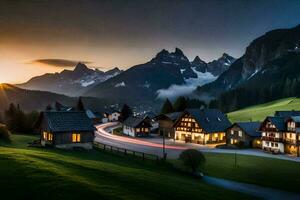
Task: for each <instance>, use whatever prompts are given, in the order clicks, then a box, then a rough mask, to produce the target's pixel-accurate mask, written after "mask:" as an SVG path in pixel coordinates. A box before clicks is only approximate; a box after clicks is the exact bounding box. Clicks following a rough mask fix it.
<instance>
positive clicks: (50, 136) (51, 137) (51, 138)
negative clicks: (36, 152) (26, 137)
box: [47, 133, 53, 141]
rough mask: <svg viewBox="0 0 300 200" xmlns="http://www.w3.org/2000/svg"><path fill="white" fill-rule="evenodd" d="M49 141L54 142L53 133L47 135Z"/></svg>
mask: <svg viewBox="0 0 300 200" xmlns="http://www.w3.org/2000/svg"><path fill="white" fill-rule="evenodd" d="M47 140H48V141H52V140H53V134H52V133H47Z"/></svg>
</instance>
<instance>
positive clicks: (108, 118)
mask: <svg viewBox="0 0 300 200" xmlns="http://www.w3.org/2000/svg"><path fill="white" fill-rule="evenodd" d="M120 116H121V112H120V111H118V110H115V109H107V110H106V111H104V113H103V118H102V123H107V122H116V121H119V118H120Z"/></svg>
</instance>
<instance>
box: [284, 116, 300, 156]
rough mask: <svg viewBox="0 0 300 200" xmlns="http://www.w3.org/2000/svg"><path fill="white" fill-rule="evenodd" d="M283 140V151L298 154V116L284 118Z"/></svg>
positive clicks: (299, 130)
mask: <svg viewBox="0 0 300 200" xmlns="http://www.w3.org/2000/svg"><path fill="white" fill-rule="evenodd" d="M283 141H284V151H285V153H289V154H292V155H295V156H298V157H299V156H300V147H299V146H300V116H291V117H289V118H288V119H287V120H286V131H285V133H284V134H283Z"/></svg>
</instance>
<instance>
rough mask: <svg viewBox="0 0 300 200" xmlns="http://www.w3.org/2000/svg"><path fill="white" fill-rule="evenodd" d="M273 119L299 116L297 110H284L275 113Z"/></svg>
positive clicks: (299, 112)
mask: <svg viewBox="0 0 300 200" xmlns="http://www.w3.org/2000/svg"><path fill="white" fill-rule="evenodd" d="M274 116H275V117H291V116H300V111H299V110H285V111H276V112H275V115H274Z"/></svg>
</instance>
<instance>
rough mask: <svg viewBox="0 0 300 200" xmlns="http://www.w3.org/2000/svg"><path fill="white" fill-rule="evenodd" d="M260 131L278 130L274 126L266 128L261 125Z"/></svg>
mask: <svg viewBox="0 0 300 200" xmlns="http://www.w3.org/2000/svg"><path fill="white" fill-rule="evenodd" d="M261 131H265V132H278V130H277V129H276V128H268V127H262V128H261Z"/></svg>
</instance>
